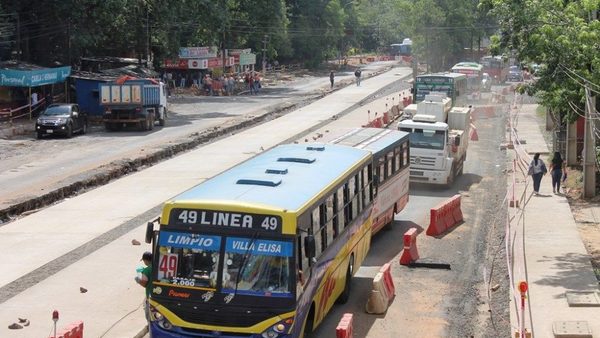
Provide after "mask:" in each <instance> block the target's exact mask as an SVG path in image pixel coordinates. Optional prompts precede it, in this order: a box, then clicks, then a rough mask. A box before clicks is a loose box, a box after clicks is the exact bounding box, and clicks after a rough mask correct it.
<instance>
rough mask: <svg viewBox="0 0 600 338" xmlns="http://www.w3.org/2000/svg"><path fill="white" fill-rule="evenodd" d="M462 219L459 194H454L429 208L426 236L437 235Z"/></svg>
mask: <svg viewBox="0 0 600 338" xmlns="http://www.w3.org/2000/svg"><path fill="white" fill-rule="evenodd" d="M462 220H463V215H462V211H461V210H460V195H458V194H457V195H454V196H453V197H451V198H450V199H448V200H447V201H446V202H444V203H442V204H440V205H438V206H437V207H435V208H432V209H431V210H430V219H429V227H428V228H427V231H426V234H427V236H439V235H441V234H443V233H444V232H445V231H446V230H448V229H449V228H451V227H453V226H454V225H456V224H458V223H459V222H461V221H462Z"/></svg>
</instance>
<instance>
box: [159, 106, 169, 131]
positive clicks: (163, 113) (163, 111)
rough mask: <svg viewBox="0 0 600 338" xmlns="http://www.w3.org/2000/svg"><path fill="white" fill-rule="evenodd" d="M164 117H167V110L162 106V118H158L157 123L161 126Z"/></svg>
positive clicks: (162, 125)
mask: <svg viewBox="0 0 600 338" xmlns="http://www.w3.org/2000/svg"><path fill="white" fill-rule="evenodd" d="M166 119H167V110H166V109H165V108H162V118H161V117H159V118H158V124H159V125H160V126H161V127H164V126H165V120H166Z"/></svg>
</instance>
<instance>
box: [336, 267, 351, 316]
mask: <svg viewBox="0 0 600 338" xmlns="http://www.w3.org/2000/svg"><path fill="white" fill-rule="evenodd" d="M353 270H354V256H350V262H349V263H348V269H347V270H346V281H345V283H344V291H342V293H341V294H340V296H339V297H338V299H337V303H338V304H346V302H348V299H350V289H351V288H352V273H353Z"/></svg>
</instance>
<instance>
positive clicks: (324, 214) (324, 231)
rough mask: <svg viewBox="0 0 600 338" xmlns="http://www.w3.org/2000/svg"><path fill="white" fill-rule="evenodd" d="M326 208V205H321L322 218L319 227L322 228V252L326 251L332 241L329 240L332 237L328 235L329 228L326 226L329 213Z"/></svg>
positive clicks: (320, 214)
mask: <svg viewBox="0 0 600 338" xmlns="http://www.w3.org/2000/svg"><path fill="white" fill-rule="evenodd" d="M325 208H326V207H325V204H320V205H319V216H320V217H319V218H320V219H321V222H320V224H319V227H320V228H321V250H322V251H325V249H326V248H327V246H328V245H329V244H330V243H331V240H329V236H330V235H328V234H327V226H326V222H327V211H326V209H325Z"/></svg>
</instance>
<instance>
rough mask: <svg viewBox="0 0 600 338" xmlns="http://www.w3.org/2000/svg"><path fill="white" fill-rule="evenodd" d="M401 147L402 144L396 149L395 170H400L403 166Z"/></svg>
mask: <svg viewBox="0 0 600 338" xmlns="http://www.w3.org/2000/svg"><path fill="white" fill-rule="evenodd" d="M401 147H402V145H400V146H398V147H396V148H395V149H394V172H398V171H400V169H401V168H402V161H401V159H400V152H401Z"/></svg>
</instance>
